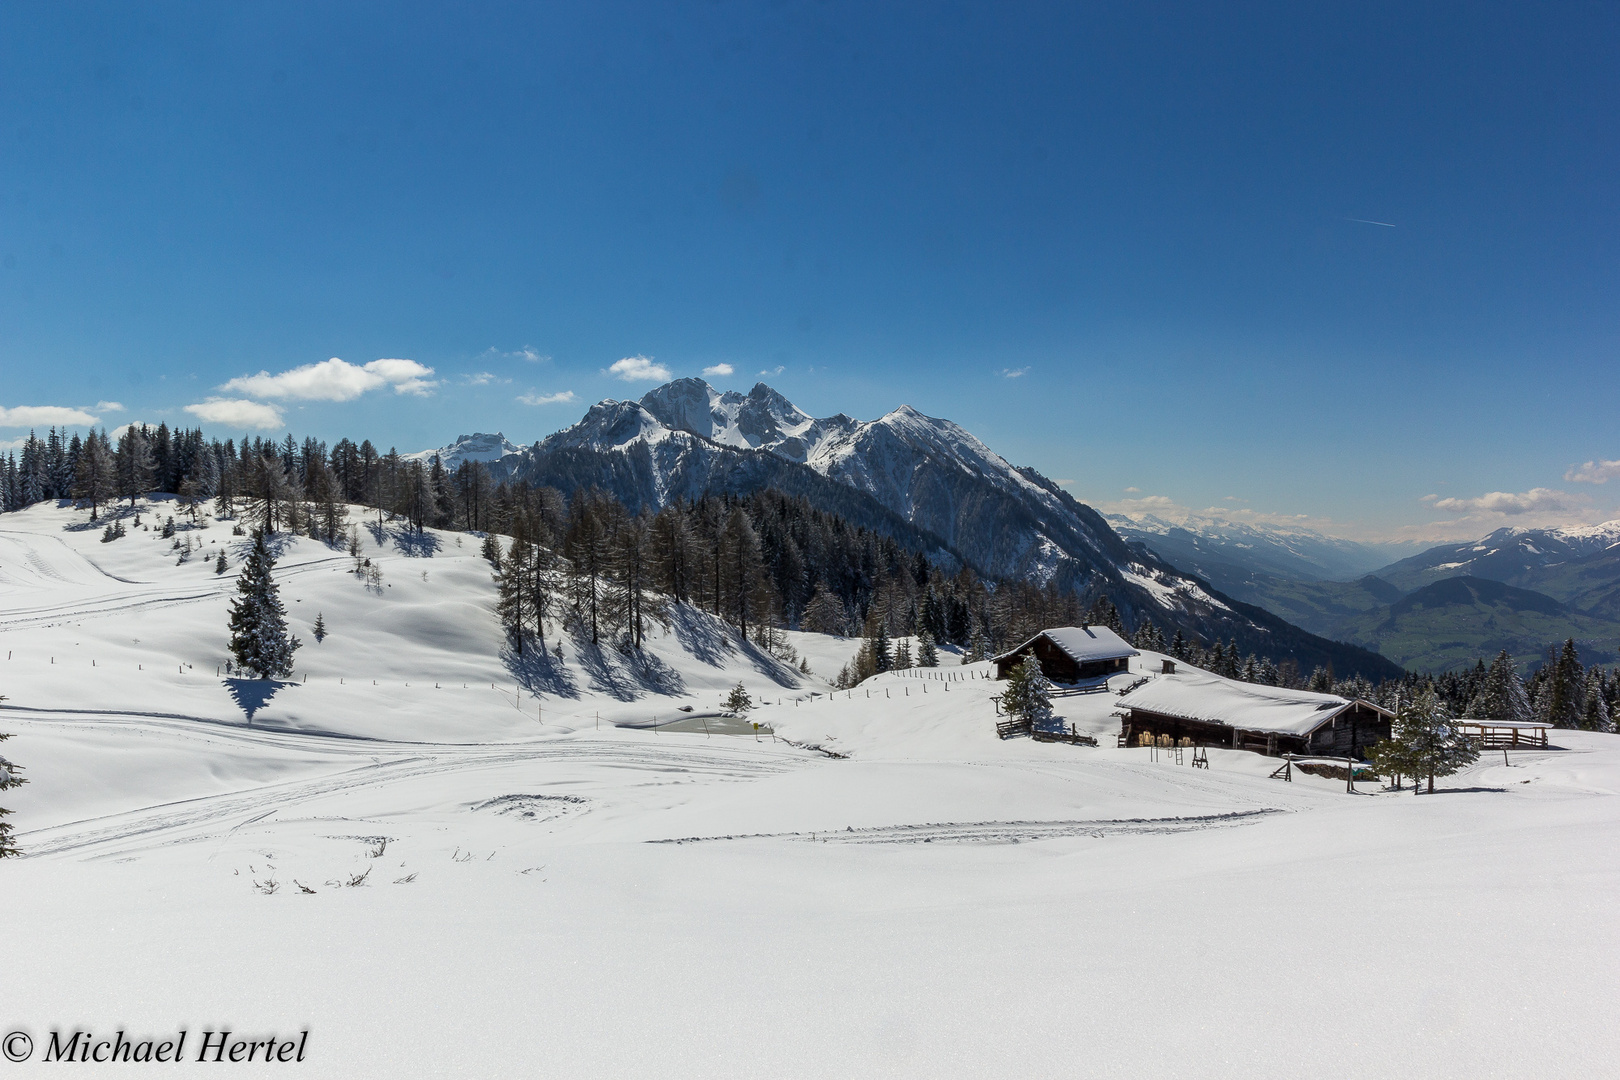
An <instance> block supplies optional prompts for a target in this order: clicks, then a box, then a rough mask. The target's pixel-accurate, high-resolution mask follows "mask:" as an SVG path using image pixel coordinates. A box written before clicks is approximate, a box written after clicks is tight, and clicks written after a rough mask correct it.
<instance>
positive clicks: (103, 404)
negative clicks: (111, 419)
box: [95, 401, 124, 412]
mask: <svg viewBox="0 0 1620 1080" xmlns="http://www.w3.org/2000/svg"><path fill="white" fill-rule="evenodd" d="M95 408H96V412H123V411H124V406H123V404H122V403H121V402H117V401H98V402H96V406H95Z"/></svg>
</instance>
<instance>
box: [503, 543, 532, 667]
mask: <svg viewBox="0 0 1620 1080" xmlns="http://www.w3.org/2000/svg"><path fill="white" fill-rule="evenodd" d="M529 561H530V551H529V545H528V544H527V543H525V542H524V541H523V540H522V539H520V538H513V540H512V546H511V548H509V549H508V550H507V552H506V557H505V558H503V559H502V560H501V563H500V567H499V569H498V570H497V571H496V573H495V588H496V594H497V599H496V601H495V614H496V616H497V617H498V618H499V619H500V621H501V629H502V630H504V631H505V632H506V640H507V641H509V642H511V644H512V647H513V648H514V649H516V650H517V654H518V655H519V656H522V655H523V637H524V629H525V627H526V626H527V624H528V621H529V617H530V616H531V615H532V614H533V613H534V594H533V593H532V592H531V591H530V589H529Z"/></svg>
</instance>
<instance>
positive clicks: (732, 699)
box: [720, 683, 754, 714]
mask: <svg viewBox="0 0 1620 1080" xmlns="http://www.w3.org/2000/svg"><path fill="white" fill-rule="evenodd" d="M720 704H721V706H722V707H723V708H724V709H725V710H726V711H727V712H732V713H738V714H742V713H745V712H747V711H748V710H749V709H752V708H753V707H754V699H753V698H752V697H750V696H749V694H748V691H747V689H746V688H744V686H743V684H742V683H738V684H737V685H736V686H733V687H732V688H731V693H729V694H727V695H726V700H725V701H723V702H721V703H720Z"/></svg>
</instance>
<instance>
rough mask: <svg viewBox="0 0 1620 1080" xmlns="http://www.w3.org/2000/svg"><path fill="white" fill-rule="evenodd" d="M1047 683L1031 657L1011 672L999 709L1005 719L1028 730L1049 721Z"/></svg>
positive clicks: (1048, 685)
mask: <svg viewBox="0 0 1620 1080" xmlns="http://www.w3.org/2000/svg"><path fill="white" fill-rule="evenodd" d="M1050 685H1051V684H1050V683H1048V682H1047V681H1046V676H1045V675H1043V674H1041V664H1040V661H1039V660H1036V659H1035V657H1034V655H1030V656H1026V657H1024V659H1023V662H1022V663H1020V664H1019V665H1018V666H1017V667H1015V668H1013V669H1012V672H1011V674H1009V675H1008V677H1007V689H1006V690H1005V691H1003V692H1002V695H1001V708H1002V711H1003V712H1005V713H1006V714H1007V715H1008V716H1011V717H1013V718H1014V719H1015V720H1021V721H1023V722H1024V723H1026V724H1029V725H1031V726H1032V727H1035V726H1039V725H1041V724H1043V723H1045V722H1046V721H1048V720H1050V719H1051V716H1052V698H1051V694H1050V693H1049V688H1050Z"/></svg>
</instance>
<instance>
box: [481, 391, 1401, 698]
mask: <svg viewBox="0 0 1620 1080" xmlns="http://www.w3.org/2000/svg"><path fill="white" fill-rule="evenodd" d="M491 472H492V474H493V475H494V476H495V477H496V478H497V479H518V480H524V481H528V482H530V483H536V484H549V485H552V486H555V487H557V488H559V489H561V490H563V491H565V492H571V491H574V490H576V489H578V488H580V487H585V486H591V485H594V486H596V487H599V488H602V489H604V490H606V491H610V492H612V493H613V494H614V495H615V496H616V497H617V498H619V499H620V500H621V501H622V502H624V503H625V504H626V505H627V506H629V507H631V508H632V509H634V508H639V507H650V508H654V509H656V508H659V507H662V506H665V505H667V504H668V503H670V502H671V501H673V500H676V499H679V498H683V497H684V498H697V497H699V496H701V495H703V494H704V493H706V492H712V493H715V494H722V493H733V494H746V493H748V492H751V491H755V490H758V489H760V488H766V487H771V488H777V489H780V490H783V491H785V492H787V493H789V494H791V495H798V496H803V497H805V498H807V499H809V500H810V501H811V503H812V504H813V505H815V506H817V507H818V508H820V509H823V510H826V511H830V512H834V513H837V514H839V515H841V516H843V517H844V518H846V519H847V520H850V521H852V522H854V523H856V524H860V525H864V526H867V527H869V528H873V529H877V530H880V531H882V532H885V533H887V534H889V535H892V536H894V537H896V538H897V539H898V540H900V541H901V542H902V543H904V544H906V545H907V546H908V547H910V548H912V549H913V550H918V551H923V552H925V553H926V554H928V555H929V556H930V557H932V558H935V559H936V560H943V561H946V562H947V563H948V564H956V565H964V564H965V565H968V566H971V567H973V568H974V569H975V570H977V571H979V572H980V573H982V574H985V575H986V576H989V577H992V578H999V579H1024V580H1030V581H1035V582H1040V583H1046V582H1053V583H1056V584H1057V585H1058V586H1060V587H1062V588H1066V589H1074V590H1076V591H1079V592H1080V593H1082V594H1083V595H1086V596H1092V595H1097V594H1105V595H1107V596H1109V597H1110V599H1112V600H1113V601H1114V603H1115V604H1116V605H1117V606H1118V607H1120V608H1121V610H1122V611H1124V612H1125V613H1126V617H1127V619H1128V620H1130V621H1132V622H1135V621H1136V620H1137V619H1139V618H1141V617H1150V618H1152V619H1153V620H1154V621H1156V622H1158V623H1159V624H1160V625H1161V626H1165V627H1166V628H1167V629H1169V630H1170V631H1171V632H1174V631H1175V630H1176V629H1181V630H1183V631H1186V632H1188V633H1192V634H1196V635H1198V636H1199V637H1201V638H1203V639H1205V640H1206V641H1209V640H1213V639H1215V638H1219V639H1221V640H1227V639H1229V638H1236V639H1237V640H1238V643H1239V645H1240V647H1242V648H1243V649H1245V650H1253V651H1256V652H1260V653H1263V654H1267V655H1271V656H1274V657H1276V658H1278V659H1279V660H1280V659H1283V658H1286V657H1289V656H1292V657H1293V658H1294V659H1296V660H1297V661H1298V662H1299V664H1300V665H1301V667H1303V668H1305V669H1306V670H1309V669H1311V668H1312V667H1314V666H1316V665H1317V664H1329V663H1331V664H1332V665H1333V666H1334V669H1335V670H1336V671H1338V672H1339V673H1341V674H1349V673H1351V672H1355V671H1360V672H1362V673H1364V674H1366V675H1368V676H1369V677H1372V678H1374V679H1376V678H1380V677H1384V676H1387V675H1392V674H1395V673H1396V672H1397V670H1398V669H1397V668H1396V667H1395V665H1393V664H1391V663H1389V662H1388V661H1387V660H1385V659H1384V658H1382V657H1380V656H1377V655H1376V654H1373V653H1371V652H1368V651H1366V650H1364V649H1359V648H1355V647H1353V646H1347V645H1343V644H1341V643H1338V642H1333V641H1328V640H1325V639H1322V638H1319V637H1316V636H1314V635H1312V634H1309V633H1306V632H1304V631H1302V630H1300V629H1299V628H1298V627H1296V626H1292V625H1290V624H1289V623H1287V622H1286V621H1285V620H1283V619H1281V618H1278V617H1277V616H1275V615H1273V614H1271V613H1270V612H1268V611H1266V610H1263V609H1262V608H1259V607H1254V606H1250V605H1247V604H1244V603H1241V602H1239V601H1237V600H1235V599H1232V598H1229V597H1226V596H1223V595H1221V594H1220V593H1219V592H1218V591H1217V590H1214V589H1211V588H1210V587H1209V585H1208V583H1207V582H1205V581H1203V580H1200V579H1199V578H1198V577H1195V576H1193V575H1190V574H1187V573H1183V572H1182V571H1180V570H1178V569H1176V568H1175V566H1174V565H1173V564H1172V563H1171V562H1169V561H1167V560H1165V559H1163V558H1161V557H1160V556H1159V555H1156V554H1155V553H1154V552H1153V551H1151V550H1149V549H1148V548H1145V547H1143V546H1141V545H1138V544H1131V543H1129V542H1127V541H1126V540H1125V539H1123V538H1121V537H1120V535H1119V534H1118V533H1116V532H1115V531H1114V529H1113V528H1112V527H1111V526H1110V525H1109V523H1108V522H1107V521H1105V520H1104V519H1103V517H1102V515H1100V514H1098V513H1097V512H1096V511H1095V510H1093V509H1092V508H1091V507H1089V506H1085V505H1084V504H1082V503H1079V502H1077V501H1075V499H1074V498H1073V497H1071V496H1070V495H1069V494H1068V493H1067V492H1065V491H1063V490H1062V489H1061V488H1059V487H1058V486H1057V484H1055V483H1053V482H1052V481H1051V480H1049V479H1047V478H1046V477H1044V476H1042V475H1041V474H1040V473H1038V472H1036V471H1035V470H1034V469H1030V468H1023V467H1017V466H1014V465H1012V464H1010V463H1009V462H1008V461H1007V460H1006V459H1004V458H1002V457H1001V456H1000V455H999V454H997V453H995V452H994V451H993V450H991V449H990V448H989V447H988V446H986V445H985V444H984V443H983V442H981V441H980V440H979V439H977V438H976V437H974V436H973V435H972V434H971V433H969V432H968V431H966V430H965V429H963V428H962V427H960V426H959V425H957V424H954V423H952V422H950V421H949V420H941V419H938V418H935V417H929V416H925V415H923V414H922V413H919V412H918V411H916V410H915V409H913V408H911V407H910V406H904V405H903V406H901V407H899V408H897V409H895V410H893V411H892V412H890V413H887V414H886V415H884V416H881V417H879V418H878V419H876V420H869V421H858V420H854V419H852V418H850V417H849V416H847V415H844V414H842V413H839V414H837V415H834V416H830V417H825V418H815V417H811V416H810V415H808V414H807V413H805V412H803V411H802V410H801V409H799V408H798V407H797V406H795V405H794V404H793V403H792V402H790V401H788V400H787V399H786V398H785V397H783V396H782V395H781V394H779V393H778V392H777V391H775V390H773V389H772V388H771V387H769V386H767V385H765V384H764V383H760V384H758V385H756V386H755V387H754V388H753V390H751V391H750V392H749V393H747V394H739V393H736V392H734V391H731V392H726V393H721V392H719V391H716V390H715V389H714V388H713V387H711V386H710V385H709V384H708V383H706V382H704V381H703V380H702V379H679V380H676V381H675V382H672V383H668V384H666V385H664V386H660V387H658V388H656V389H654V390H652V391H649V392H648V393H647V394H645V395H644V396H643V397H642V398H641V399H640V400H638V401H615V400H611V399H610V400H605V401H601V402H598V403H597V404H595V405H593V406H591V408H590V409H589V410H588V411H587V412H586V414H585V416H584V417H583V418H582V419H581V420H580V421H579V423H577V424H574V425H573V426H571V427H568V428H565V429H563V430H562V431H559V432H556V433H555V434H553V435H551V436H548V437H547V438H545V439H543V440H541V441H540V442H539V443H536V444H535V445H533V446H531V447H528V448H525V449H521V450H519V451H517V452H516V453H509V454H506V455H504V456H502V457H500V458H498V459H497V460H495V461H494V462H492V463H491Z"/></svg>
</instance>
